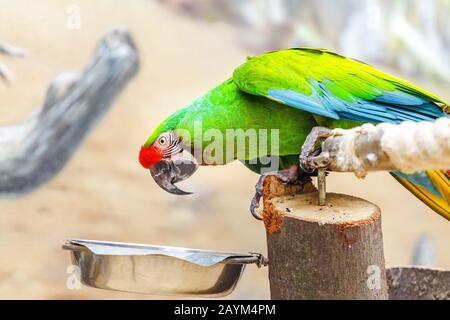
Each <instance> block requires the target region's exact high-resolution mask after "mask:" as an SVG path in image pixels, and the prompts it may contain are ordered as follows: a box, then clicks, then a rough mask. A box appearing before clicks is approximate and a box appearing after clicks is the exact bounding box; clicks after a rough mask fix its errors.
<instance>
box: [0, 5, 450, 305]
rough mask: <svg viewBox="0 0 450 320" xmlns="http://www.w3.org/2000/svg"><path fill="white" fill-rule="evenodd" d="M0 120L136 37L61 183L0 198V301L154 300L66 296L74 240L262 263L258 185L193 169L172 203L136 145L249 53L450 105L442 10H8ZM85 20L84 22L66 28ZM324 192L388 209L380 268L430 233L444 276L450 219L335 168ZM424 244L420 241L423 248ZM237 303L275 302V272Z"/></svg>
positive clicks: (245, 287)
mask: <svg viewBox="0 0 450 320" xmlns="http://www.w3.org/2000/svg"><path fill="white" fill-rule="evenodd" d="M0 8H1V10H0V42H5V43H10V44H13V45H16V46H19V47H22V48H25V49H26V50H27V51H28V53H29V54H28V56H27V57H26V58H25V59H17V58H13V57H3V56H0V60H1V62H2V63H4V64H5V65H7V66H8V68H9V69H11V70H12V71H13V72H14V73H15V75H16V79H15V81H14V82H13V83H12V84H11V85H9V86H7V85H5V84H3V83H1V82H0V125H10V124H15V123H17V122H19V121H21V120H22V119H23V118H24V117H26V115H27V114H28V113H29V112H31V110H32V109H34V108H35V107H36V106H39V105H40V104H41V103H42V101H43V99H44V95H45V91H46V88H47V86H48V84H49V82H50V80H51V79H52V78H53V77H54V76H55V75H56V74H58V73H60V72H62V71H64V70H73V69H75V70H78V69H80V68H82V67H83V66H84V64H85V63H86V62H87V61H88V59H89V57H90V55H91V54H92V52H93V50H94V48H95V46H96V43H97V41H98V40H99V39H100V37H101V36H102V35H103V34H104V33H105V31H107V30H108V29H110V28H111V27H114V26H126V27H128V28H129V30H130V32H131V34H132V36H133V37H134V39H135V42H136V44H137V46H138V49H139V50H140V54H141V68H140V72H139V74H138V76H137V77H135V78H134V79H133V80H132V81H131V82H130V83H129V85H128V86H127V88H126V89H125V91H124V92H123V93H122V94H121V95H120V96H119V98H118V99H117V100H116V101H115V103H114V105H113V107H112V109H111V110H110V111H109V112H108V114H107V115H106V116H105V118H104V119H103V120H102V121H101V122H100V124H99V126H98V127H97V128H95V130H94V131H93V132H92V133H91V134H90V135H89V136H88V138H87V139H86V140H85V142H84V143H83V144H82V145H81V147H80V149H79V150H78V151H77V152H76V153H75V156H74V157H73V158H72V159H71V160H70V162H69V163H68V164H67V166H66V167H65V168H64V169H63V170H62V171H61V172H60V173H59V175H58V176H57V177H56V178H54V179H53V180H51V181H50V182H49V183H47V184H45V185H44V186H43V187H41V188H40V189H38V190H36V191H34V192H33V193H31V194H29V195H26V196H24V197H20V198H6V199H5V198H3V199H0V261H1V263H0V298H22V299H34V298H43V299H48V298H58V299H73V298H111V299H116V298H117V299H126V298H137V299H152V298H160V297H154V296H147V295H136V294H128V293H120V292H110V291H104V290H98V289H91V288H88V287H85V286H83V287H82V288H81V289H80V290H69V289H68V288H67V286H66V281H67V278H68V274H67V273H66V270H67V267H68V266H69V265H70V260H69V255H68V253H67V252H64V251H63V250H61V244H62V243H63V241H64V240H65V239H66V238H71V237H76V238H88V239H98V240H109V241H125V242H141V243H149V244H160V245H174V246H186V247H194V248H203V249H213V250H226V251H238V252H239V251H241V252H248V251H252V252H262V253H264V254H265V253H266V244H265V230H264V228H263V225H262V224H261V223H259V222H257V221H256V220H254V219H253V218H252V217H251V215H250V213H249V211H248V208H249V202H250V199H251V196H252V195H253V191H254V184H255V183H256V181H257V178H258V177H257V175H255V174H253V173H251V172H250V171H248V170H247V169H246V168H245V167H244V166H242V165H240V164H239V163H233V164H231V165H228V166H224V167H215V168H200V170H198V172H197V173H196V174H195V175H194V176H193V177H192V178H190V179H189V180H188V181H185V182H184V183H183V185H184V186H185V187H186V189H188V190H192V191H194V192H195V194H194V195H192V196H190V197H180V198H179V197H176V196H171V195H169V194H167V193H166V192H164V191H162V190H161V189H160V188H159V187H157V186H156V185H155V183H154V182H153V180H152V179H151V177H150V175H149V173H148V172H146V171H145V170H143V169H142V168H141V167H140V165H139V164H138V162H137V154H138V151H139V148H140V146H141V145H142V143H143V142H144V141H145V140H146V138H147V136H148V135H149V134H150V133H151V132H152V130H153V129H154V127H155V126H156V125H157V124H158V123H159V122H160V121H161V120H163V119H164V118H165V117H166V116H168V115H169V114H170V113H171V112H173V111H175V110H176V109H178V108H180V107H182V106H184V105H185V104H187V103H189V102H190V101H191V100H193V99H194V98H196V97H198V96H200V95H201V94H203V93H204V92H206V91H207V90H209V89H211V88H212V87H214V86H215V85H217V84H218V83H220V82H222V81H223V80H224V79H226V78H228V77H229V76H230V75H231V73H232V72H233V69H234V68H235V67H236V66H238V65H239V64H241V63H243V62H244V61H245V58H246V56H248V55H254V54H259V53H263V52H265V51H269V50H277V49H282V48H287V47H295V46H314V47H322V48H327V49H332V50H336V51H338V52H340V53H342V54H345V55H348V56H350V57H354V58H358V59H361V60H364V61H366V62H369V63H372V64H374V65H376V66H377V67H379V68H381V69H383V70H387V71H390V72H392V73H394V74H396V75H400V76H402V77H404V78H408V79H409V80H411V81H413V82H415V83H417V84H419V85H421V86H423V87H424V88H427V89H429V90H431V91H433V92H435V93H436V94H438V95H440V96H442V97H443V98H444V99H445V98H446V99H450V90H449V88H450V1H449V0H428V1H419V0H396V1H388V0H366V1H360V0H341V1H331V0H314V1H313V0H298V1H295V0H240V1H237V0H234V1H226V0H159V1H158V0H132V1H123V0H96V1H88V0H72V1H65V0H64V1H62V0H40V1H24V0H0ZM74 8H75V11H77V12H79V17H80V20H79V22H80V23H79V25H75V26H74V25H73V24H70V23H68V19H70V17H71V15H72V14H73V12H74ZM328 185H329V190H330V191H333V192H340V193H347V194H352V195H355V196H359V197H363V198H365V199H367V200H369V201H372V202H374V203H376V204H377V205H379V206H380V207H381V209H382V219H383V232H384V245H385V255H386V262H387V264H388V265H390V266H393V265H406V264H410V263H411V261H412V257H413V255H414V253H413V252H414V247H415V246H416V244H417V241H418V239H419V238H421V237H422V239H423V235H424V234H426V235H427V239H428V240H427V241H431V243H432V244H433V248H432V249H430V250H432V251H435V252H436V256H435V259H434V260H435V266H437V267H441V268H446V269H450V224H449V222H448V221H446V220H444V219H443V218H441V217H440V216H438V215H437V214H434V213H433V212H432V211H431V210H430V209H428V208H427V207H426V206H425V205H423V204H422V203H421V202H420V201H419V200H417V199H416V198H415V197H413V196H412V195H411V194H410V193H409V192H408V191H406V189H403V188H402V187H401V186H400V184H398V183H397V182H396V181H395V180H394V179H392V178H391V177H390V176H389V175H388V174H387V173H375V174H370V175H369V176H368V177H367V178H366V179H364V180H358V179H356V178H355V177H354V176H353V175H352V174H342V173H341V174H339V173H334V174H331V175H330V178H329V179H328ZM426 247H427V246H426ZM230 298H244V299H246V298H248V299H254V298H263V299H264V298H269V287H268V280H267V269H266V268H263V269H257V268H256V267H254V266H250V267H249V268H248V269H247V271H246V273H245V274H244V276H243V278H242V280H241V282H240V284H239V286H238V288H237V289H236V291H235V292H234V293H233V294H232V295H231V296H230Z"/></svg>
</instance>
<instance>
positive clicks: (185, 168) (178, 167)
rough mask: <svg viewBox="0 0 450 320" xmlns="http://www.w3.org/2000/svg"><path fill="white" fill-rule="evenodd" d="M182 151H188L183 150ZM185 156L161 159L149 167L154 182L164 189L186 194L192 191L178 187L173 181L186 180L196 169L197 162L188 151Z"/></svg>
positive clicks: (173, 192)
mask: <svg viewBox="0 0 450 320" xmlns="http://www.w3.org/2000/svg"><path fill="white" fill-rule="evenodd" d="M183 153H188V152H186V151H183ZM188 154H189V155H188V156H187V157H186V156H185V157H184V159H183V157H178V158H176V159H170V160H161V161H160V162H158V163H157V164H155V165H153V166H151V167H150V174H151V175H152V177H153V179H154V180H155V182H156V183H157V184H158V185H159V186H160V187H161V188H162V189H164V190H165V191H167V192H169V193H172V194H177V195H186V194H192V192H186V191H183V190H181V189H179V188H178V187H177V186H176V185H175V183H177V182H180V181H183V180H186V179H187V178H189V177H190V176H192V174H193V173H194V172H195V171H196V170H197V168H198V163H197V162H196V161H195V159H194V157H192V155H191V154H190V153H188Z"/></svg>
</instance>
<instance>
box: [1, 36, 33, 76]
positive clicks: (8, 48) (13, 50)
mask: <svg viewBox="0 0 450 320" xmlns="http://www.w3.org/2000/svg"><path fill="white" fill-rule="evenodd" d="M0 54H5V55H9V56H13V57H20V58H23V57H25V56H26V55H27V51H26V50H25V49H22V48H18V47H14V46H12V45H9V44H6V43H0ZM14 78H15V76H14V73H13V72H12V71H11V70H9V68H8V67H7V66H6V65H5V64H4V63H2V62H1V61H0V79H2V80H3V81H5V82H7V83H9V82H11V81H12V80H14Z"/></svg>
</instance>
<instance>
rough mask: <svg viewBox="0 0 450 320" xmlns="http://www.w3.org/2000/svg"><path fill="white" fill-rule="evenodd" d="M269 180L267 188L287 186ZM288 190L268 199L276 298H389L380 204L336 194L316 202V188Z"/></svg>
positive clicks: (272, 287) (266, 213)
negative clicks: (320, 203)
mask: <svg viewBox="0 0 450 320" xmlns="http://www.w3.org/2000/svg"><path fill="white" fill-rule="evenodd" d="M266 180H267V181H266V184H275V186H272V187H270V186H266V188H265V189H266V190H270V189H272V190H274V189H278V191H281V190H282V189H283V187H284V186H283V185H282V184H281V183H280V182H279V181H278V180H276V178H273V177H271V179H266ZM280 185H281V186H280ZM288 188H289V187H288ZM308 190H309V191H310V190H311V188H308ZM285 191H287V192H286V194H285V195H279V194H280V193H278V194H277V195H276V196H273V195H267V196H266V197H265V199H264V212H263V215H264V218H265V219H264V222H265V223H266V226H268V232H267V246H268V257H269V280H270V291H271V297H272V299H387V298H388V293H387V284H386V274H385V267H384V266H385V262H384V254H383V241H382V232H381V215H380V209H379V208H378V207H377V206H376V205H374V204H372V203H370V202H368V201H366V200H363V199H359V198H356V197H352V196H348V195H343V194H333V193H332V194H328V195H327V204H326V206H318V203H317V202H318V195H317V192H315V191H314V192H308V193H306V194H298V193H295V194H293V193H292V192H293V191H294V190H292V189H290V190H285ZM274 222H276V223H274ZM274 225H276V226H278V229H277V228H274Z"/></svg>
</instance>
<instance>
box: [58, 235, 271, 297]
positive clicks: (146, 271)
mask: <svg viewBox="0 0 450 320" xmlns="http://www.w3.org/2000/svg"><path fill="white" fill-rule="evenodd" d="M63 248H64V249H66V250H70V251H71V256H72V262H73V264H75V265H77V266H78V267H79V268H80V278H81V281H82V282H83V283H84V284H86V285H88V286H91V287H96V288H101V289H107V290H118V291H128V292H136V293H146V294H155V295H178V296H197V297H223V296H226V295H228V294H230V293H231V292H233V290H234V288H235V287H236V284H237V283H238V281H239V279H240V277H241V274H242V273H243V271H244V269H245V266H246V265H247V264H251V263H254V264H257V265H258V266H261V265H265V264H266V260H265V258H264V257H263V256H262V255H261V254H256V253H255V254H254V253H250V254H240V253H227V252H215V251H207V250H196V249H188V248H179V247H166V246H153V245H144V244H137V243H121V242H109V241H95V240H81V239H73V240H67V241H66V242H65V243H64V244H63Z"/></svg>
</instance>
